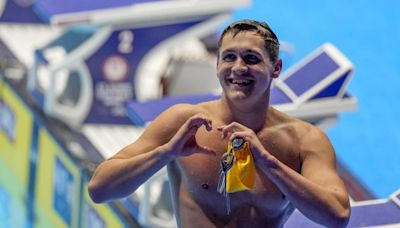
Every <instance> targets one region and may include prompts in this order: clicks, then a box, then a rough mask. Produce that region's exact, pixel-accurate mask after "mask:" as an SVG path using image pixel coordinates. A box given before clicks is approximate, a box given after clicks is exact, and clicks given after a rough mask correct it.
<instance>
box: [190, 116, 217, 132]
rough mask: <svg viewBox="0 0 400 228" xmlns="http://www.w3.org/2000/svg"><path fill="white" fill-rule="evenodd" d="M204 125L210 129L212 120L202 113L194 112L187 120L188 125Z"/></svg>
mask: <svg viewBox="0 0 400 228" xmlns="http://www.w3.org/2000/svg"><path fill="white" fill-rule="evenodd" d="M201 125H204V126H205V127H206V129H207V130H208V131H210V130H212V121H211V120H210V119H209V118H207V116H205V115H204V114H201V113H200V114H196V115H194V116H192V117H191V118H190V119H189V120H188V127H189V128H192V127H197V128H199V127H201Z"/></svg>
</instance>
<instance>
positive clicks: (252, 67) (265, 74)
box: [217, 31, 280, 100]
mask: <svg viewBox="0 0 400 228" xmlns="http://www.w3.org/2000/svg"><path fill="white" fill-rule="evenodd" d="M264 44H265V43H264V40H263V38H262V37H261V36H260V35H259V34H257V33H256V32H253V31H243V32H239V33H237V34H235V35H233V34H232V33H227V34H226V35H225V36H224V38H223V39H222V43H221V47H220V49H219V56H218V62H217V74H218V78H219V81H220V83H221V86H222V88H223V90H224V92H225V95H226V97H227V98H228V99H230V100H247V99H250V98H255V99H257V98H258V99H259V98H261V96H262V97H263V98H264V99H265V98H266V95H267V93H268V92H269V87H270V85H271V82H272V79H273V78H275V77H277V76H278V75H279V72H275V71H276V69H275V68H276V67H275V66H274V64H273V63H272V62H271V60H270V58H269V56H268V53H267V51H266V49H265V46H264ZM279 71H280V68H279Z"/></svg>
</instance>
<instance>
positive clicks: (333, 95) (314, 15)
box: [0, 0, 400, 228]
mask: <svg viewBox="0 0 400 228" xmlns="http://www.w3.org/2000/svg"><path fill="white" fill-rule="evenodd" d="M399 8H400V3H398V2H396V1H378V0H371V1H369V2H368V3H367V2H365V1H361V0H357V1H345V0H335V1H333V0H328V1H324V2H320V1H312V0H302V1H289V0H282V1H279V2H277V1H270V0H230V1H228V0H187V1H185V0H174V1H169V0H163V1H161V0H151V1H149V0H118V1H101V0H100V1H95V2H94V1H90V0H83V1H82V0H80V1H77V0H70V1H62V4H61V2H60V1H54V0H0V228H1V227H141V226H142V227H175V226H176V224H175V221H174V217H173V212H172V207H171V202H170V199H169V187H168V180H167V177H166V171H165V170H164V169H162V170H161V171H160V172H158V173H157V174H156V175H154V176H153V177H152V178H151V179H150V180H149V181H148V182H146V183H145V184H144V185H143V186H141V187H140V188H139V189H138V190H137V191H136V192H135V193H134V194H132V195H131V196H129V197H127V198H125V199H121V200H117V201H113V202H110V203H106V204H100V205H95V204H94V203H93V202H92V201H91V200H90V198H89V197H88V194H87V183H88V180H89V178H90V176H91V175H92V172H93V171H94V169H95V167H96V166H97V164H98V163H99V162H101V161H102V160H104V159H106V158H108V157H110V156H112V155H113V154H114V153H115V152H117V151H118V150H120V149H121V148H122V147H124V146H125V145H127V144H128V143H130V142H132V141H133V140H135V139H136V138H137V137H138V136H139V135H140V134H141V132H142V131H143V129H144V128H145V127H146V125H147V124H148V123H149V122H150V121H151V120H152V119H153V118H154V117H155V116H157V115H158V114H159V113H160V112H162V111H163V110H165V109H166V108H167V107H169V106H171V105H173V104H176V103H181V102H184V103H197V102H201V101H206V100H210V99H215V98H217V97H218V96H219V94H220V91H221V89H220V87H219V85H218V81H217V79H216V77H215V73H216V72H215V60H216V55H215V51H216V42H217V39H218V37H219V35H220V33H221V31H222V30H223V29H224V28H225V27H226V25H227V24H229V23H230V22H232V21H235V20H239V19H255V20H261V21H265V22H267V23H268V24H269V25H270V27H271V28H272V29H273V30H274V31H275V33H276V34H277V36H278V38H279V39H280V41H281V52H280V55H281V57H282V59H283V61H284V63H283V64H284V72H283V74H282V76H281V78H280V79H279V80H277V81H276V82H275V84H274V87H273V90H272V94H273V95H272V98H271V99H272V104H273V105H274V106H275V107H277V108H278V109H280V110H282V111H285V112H287V113H289V114H292V115H294V116H297V117H298V118H302V119H304V120H305V121H309V122H311V123H312V124H315V125H316V126H318V127H320V128H322V129H323V130H325V131H326V132H327V134H328V136H329V138H330V139H331V141H332V143H333V145H334V147H335V149H336V153H337V159H338V171H339V174H340V175H341V177H342V178H343V180H344V182H345V185H346V187H347V189H348V191H349V193H350V195H351V198H352V205H353V208H354V210H353V214H352V218H351V221H350V224H349V227H358V226H360V224H363V226H373V225H375V226H377V225H388V224H397V225H398V224H400V213H398V212H399V211H398V210H399V209H400V197H399V196H398V191H397V190H398V189H399V188H400V178H399V177H400V165H399V164H400V153H399V150H400V129H399V127H398V124H397V118H398V114H399V113H400V110H399V109H400V106H399V105H398V102H396V99H398V98H399V97H400V94H399V93H400V90H399V88H400V77H398V75H400V67H399V64H398V62H400V55H399V54H400V46H399V45H398V44H397V41H398V40H400V39H399V38H400V24H399V21H400V16H399V14H398V13H397V11H398V9H399ZM310 81H312V82H310ZM288 90H289V91H288ZM300 90H301V91H300ZM378 199H379V200H378ZM371 200H372V201H371ZM362 202H363V203H362ZM366 202H370V203H366ZM389 203H392V204H393V203H394V204H395V205H397V206H398V207H397V206H395V207H393V208H392V207H391V208H390V209H387V208H386V206H388V204H389ZM367 204H370V206H371V208H372V209H371V208H370V207H368V208H367V206H365V205H367ZM360 205H363V206H360ZM364 207H365V208H364ZM382 208H385V209H382ZM364 209H368V210H370V211H373V213H375V214H376V215H378V214H379V213H383V214H382V215H379V216H377V217H379V218H380V219H375V218H371V221H369V220H368V218H366V216H363V214H365V211H363V210H364ZM299 224H303V225H304V226H305V227H320V226H318V225H317V224H314V223H312V222H310V221H309V220H308V219H307V218H305V217H304V216H302V215H301V214H300V213H298V212H296V213H295V214H294V215H293V216H292V217H291V218H290V219H289V222H288V223H287V225H286V227H296V226H298V225H299Z"/></svg>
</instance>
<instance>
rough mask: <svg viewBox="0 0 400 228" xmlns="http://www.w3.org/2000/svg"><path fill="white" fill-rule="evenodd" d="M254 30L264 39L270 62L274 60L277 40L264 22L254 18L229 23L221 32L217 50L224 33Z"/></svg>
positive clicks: (277, 45)
mask: <svg viewBox="0 0 400 228" xmlns="http://www.w3.org/2000/svg"><path fill="white" fill-rule="evenodd" d="M245 31H255V32H256V33H257V34H259V35H260V36H261V37H262V38H263V39H264V42H265V43H264V47H265V49H266V50H267V53H268V54H269V58H270V59H271V62H275V61H276V60H277V59H278V57H279V40H278V37H277V36H276V35H275V33H274V32H273V31H272V29H271V28H270V27H269V26H268V24H267V23H265V22H260V21H255V20H240V21H236V22H234V23H232V24H230V25H229V26H228V27H227V28H226V29H225V30H224V31H223V32H222V34H221V37H220V38H219V41H218V52H219V49H220V48H221V45H222V40H223V38H224V37H225V35H226V34H228V33H232V34H233V36H236V35H237V34H238V33H240V32H245Z"/></svg>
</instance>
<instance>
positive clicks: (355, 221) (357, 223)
mask: <svg viewBox="0 0 400 228" xmlns="http://www.w3.org/2000/svg"><path fill="white" fill-rule="evenodd" d="M396 223H400V208H399V207H398V206H397V205H396V204H394V203H393V202H392V201H389V202H387V203H382V204H375V205H366V206H358V207H352V209H351V217H350V221H349V224H348V227H365V226H380V225H387V224H396Z"/></svg>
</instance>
